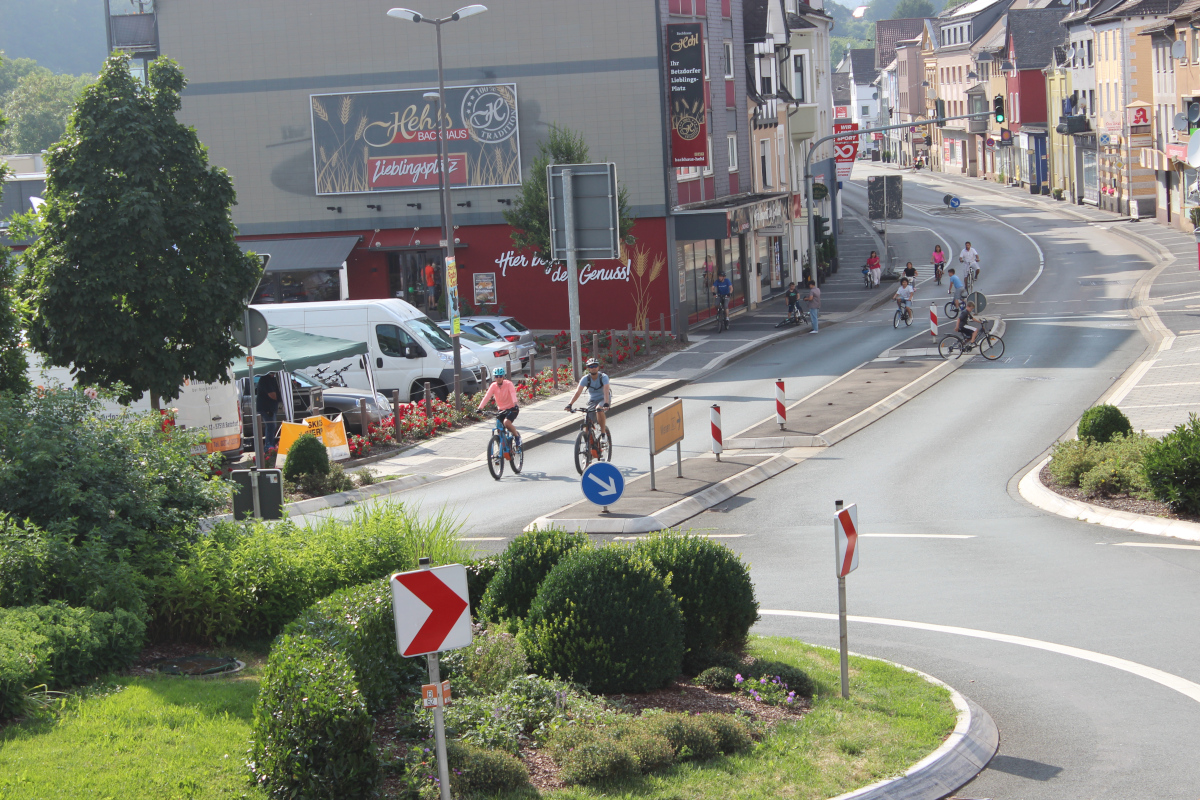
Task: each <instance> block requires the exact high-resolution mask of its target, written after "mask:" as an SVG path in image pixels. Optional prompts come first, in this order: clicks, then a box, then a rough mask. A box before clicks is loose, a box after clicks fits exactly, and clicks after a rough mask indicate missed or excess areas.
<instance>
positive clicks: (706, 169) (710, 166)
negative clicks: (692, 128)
mask: <svg viewBox="0 0 1200 800" xmlns="http://www.w3.org/2000/svg"><path fill="white" fill-rule="evenodd" d="M704 146H705V148H706V150H705V153H706V155H707V156H708V159H707V161H708V163H707V164H705V165H704V174H705V175H712V174H713V149H712V136H709V137H708V138H707V141H706V142H705V143H704Z"/></svg>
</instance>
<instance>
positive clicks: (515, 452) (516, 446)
mask: <svg viewBox="0 0 1200 800" xmlns="http://www.w3.org/2000/svg"><path fill="white" fill-rule="evenodd" d="M492 416H493V417H494V418H495V419H496V430H494V431H492V438H491V439H489V440H488V446H487V462H488V472H490V473H492V477H493V478H495V479H496V480H500V476H502V475H503V474H504V462H506V461H507V462H508V464H509V466H511V467H512V471H513V474H514V475H520V474H521V468H522V467H524V466H525V450H524V448H522V447H521V443H520V442H518V441H517V440H516V438H515V437H514V436H513V435H512V432H510V431H509V430H508V428H506V427H504V420H502V419H500V415H499V414H492Z"/></svg>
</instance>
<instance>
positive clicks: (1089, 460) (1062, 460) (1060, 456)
mask: <svg viewBox="0 0 1200 800" xmlns="http://www.w3.org/2000/svg"><path fill="white" fill-rule="evenodd" d="M1100 461H1101V458H1100V454H1099V451H1098V450H1097V449H1096V446H1095V444H1094V443H1093V442H1092V441H1091V440H1090V439H1071V440H1069V441H1066V442H1058V443H1057V444H1055V445H1054V450H1053V451H1052V452H1051V455H1050V464H1049V468H1050V477H1052V478H1054V481H1055V483H1057V484H1058V485H1060V486H1078V485H1079V479H1080V478H1081V477H1082V476H1083V475H1084V474H1085V473H1087V472H1090V471H1091V470H1093V469H1095V467H1096V465H1097V464H1099V463H1100Z"/></svg>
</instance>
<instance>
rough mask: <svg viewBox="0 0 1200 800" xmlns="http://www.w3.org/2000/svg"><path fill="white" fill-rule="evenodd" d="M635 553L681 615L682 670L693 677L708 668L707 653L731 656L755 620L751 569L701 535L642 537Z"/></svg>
mask: <svg viewBox="0 0 1200 800" xmlns="http://www.w3.org/2000/svg"><path fill="white" fill-rule="evenodd" d="M633 549H634V552H636V553H638V554H639V555H641V556H642V557H644V558H645V559H646V560H647V561H649V562H650V563H651V564H653V565H654V567H655V569H657V570H658V571H659V572H660V573H661V574H662V575H663V576H664V577H666V578H667V579H668V581H669V582H670V585H671V593H672V594H673V595H675V597H676V599H678V600H679V607H680V609H681V610H682V611H683V643H684V648H685V650H684V656H683V666H684V669H685V670H687V671H688V672H690V673H692V674H695V673H697V672H700V671H701V670H702V669H704V667H705V666H708V665H707V664H705V663H704V659H705V658H706V657H707V653H706V651H708V650H726V651H731V652H736V651H739V650H741V649H742V648H743V647H744V646H745V644H746V636H748V635H749V633H750V626H751V625H753V624H754V623H755V622H756V621H758V602H757V601H756V600H755V599H754V585H753V584H752V583H751V581H750V570H749V568H747V566H746V565H745V564H743V563H742V561H741V559H739V558H738V557H737V555H736V554H735V553H734V552H733V551H732V550H730V549H729V548H728V547H726V546H725V545H723V544H719V543H717V542H714V541H712V540H711V539H706V538H704V537H702V536H694V535H692V534H686V533H685V534H681V533H665V534H657V535H653V536H650V537H648V538H645V539H642V540H641V541H639V542H638V543H637V544H636V545H635V546H634V548H633Z"/></svg>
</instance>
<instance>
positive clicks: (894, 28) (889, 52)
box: [875, 17, 925, 69]
mask: <svg viewBox="0 0 1200 800" xmlns="http://www.w3.org/2000/svg"><path fill="white" fill-rule="evenodd" d="M924 27H925V20H924V19H923V18H922V17H911V18H909V19H881V20H879V21H877V22H876V23H875V68H876V69H879V68H881V67H883V66H884V65H885V64H887V63H888V62H889V61H891V60H892V58H894V57H895V55H896V42H899V41H903V40H905V39H912V38H913V37H916V36H920V35H921V29H922V28H924Z"/></svg>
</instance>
